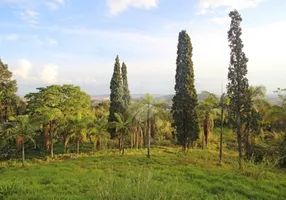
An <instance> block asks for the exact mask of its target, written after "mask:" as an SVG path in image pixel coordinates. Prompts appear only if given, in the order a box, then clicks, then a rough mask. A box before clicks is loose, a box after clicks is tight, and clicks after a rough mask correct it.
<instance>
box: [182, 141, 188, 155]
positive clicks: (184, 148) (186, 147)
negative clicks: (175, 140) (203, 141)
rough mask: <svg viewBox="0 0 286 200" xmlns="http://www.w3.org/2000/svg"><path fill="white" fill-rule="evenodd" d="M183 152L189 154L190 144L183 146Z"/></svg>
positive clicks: (186, 143)
mask: <svg viewBox="0 0 286 200" xmlns="http://www.w3.org/2000/svg"><path fill="white" fill-rule="evenodd" d="M183 151H184V154H185V155H187V153H188V142H185V144H184V146H183Z"/></svg>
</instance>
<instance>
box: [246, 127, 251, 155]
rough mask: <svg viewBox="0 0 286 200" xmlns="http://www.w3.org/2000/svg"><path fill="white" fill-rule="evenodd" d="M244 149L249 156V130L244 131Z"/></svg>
mask: <svg viewBox="0 0 286 200" xmlns="http://www.w3.org/2000/svg"><path fill="white" fill-rule="evenodd" d="M245 133H246V134H245V151H246V155H247V156H249V155H250V143H249V130H246V131H245Z"/></svg>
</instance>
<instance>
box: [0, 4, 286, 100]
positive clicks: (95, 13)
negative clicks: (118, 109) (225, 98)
mask: <svg viewBox="0 0 286 200" xmlns="http://www.w3.org/2000/svg"><path fill="white" fill-rule="evenodd" d="M269 8H271V9H270V10H269ZM285 8H286V2H285V1H281V0H272V1H270V0H255V1H253V0H229V1H224V0H217V1H210V0H182V1H180V2H179V3H178V2H174V1H172V0H164V1H162V0H133V1H123V0H100V1H97V2H94V1H90V0H89V1H86V2H85V4H83V3H80V2H78V1H75V0H48V1H42V0H41V1H39V0H22V1H15V0H5V1H0V9H1V11H2V13H3V16H4V17H3V18H2V19H1V20H0V27H1V28H2V33H1V34H0V45H1V46H4V47H5V48H2V49H1V50H0V57H1V59H2V61H3V62H4V63H5V64H8V67H9V70H10V71H12V72H13V78H15V79H16V80H17V83H18V88H19V90H18V94H21V95H22V94H27V93H29V92H36V88H38V87H42V86H47V85H52V84H59V85H62V84H73V85H78V86H80V87H81V89H82V90H83V91H85V92H86V93H88V94H94V95H100V94H109V92H110V90H109V83H110V79H111V76H112V72H113V68H114V62H115V57H116V55H119V58H120V62H121V63H122V62H123V61H124V62H125V63H126V65H127V70H128V81H129V87H130V91H131V93H133V94H134V93H137V94H146V93H150V94H166V95H170V94H173V93H174V84H175V73H176V51H177V43H178V33H179V32H180V31H181V30H187V32H188V34H189V35H190V37H191V40H192V44H193V62H194V73H195V85H196V90H197V92H198V93H200V92H201V91H204V90H207V91H210V92H212V93H215V94H220V93H221V85H223V86H224V91H226V89H225V88H226V84H227V72H228V66H229V47H228V41H227V31H228V29H229V23H230V18H229V17H228V12H229V11H230V10H233V9H237V10H238V11H239V12H240V14H241V16H242V18H243V21H242V39H243V43H244V52H245V53H246V56H247V57H248V58H249V62H248V72H249V73H248V75H247V77H248V79H249V83H250V85H253V86H258V85H264V86H265V87H266V89H267V94H268V95H273V94H274V93H273V91H274V90H276V89H277V88H278V87H280V88H285V87H286V85H285V81H284V76H285V72H286V71H285V66H286V61H285V59H284V54H283V53H284V47H285V46H286V39H285V37H284V36H285V35H286V13H285V12H283V11H284V10H285ZM280 11H281V12H280ZM266 12H267V13H268V14H267V15H265V13H266ZM158 77H160V78H158Z"/></svg>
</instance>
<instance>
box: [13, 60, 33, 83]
mask: <svg viewBox="0 0 286 200" xmlns="http://www.w3.org/2000/svg"><path fill="white" fill-rule="evenodd" d="M17 66H18V67H17V68H16V69H14V70H12V72H13V75H14V76H15V77H17V78H20V79H23V80H34V79H35V78H32V77H30V76H29V75H30V72H31V69H32V63H31V62H30V61H29V60H27V59H21V60H19V61H18V64H17Z"/></svg>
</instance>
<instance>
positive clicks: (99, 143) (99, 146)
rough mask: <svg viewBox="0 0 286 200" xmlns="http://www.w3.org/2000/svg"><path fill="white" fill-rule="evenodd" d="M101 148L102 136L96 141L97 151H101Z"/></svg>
mask: <svg viewBox="0 0 286 200" xmlns="http://www.w3.org/2000/svg"><path fill="white" fill-rule="evenodd" d="M100 148H101V141H100V137H98V139H97V142H96V149H97V151H99V150H100Z"/></svg>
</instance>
